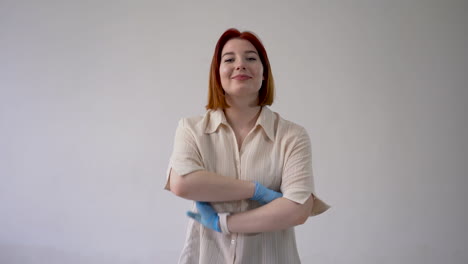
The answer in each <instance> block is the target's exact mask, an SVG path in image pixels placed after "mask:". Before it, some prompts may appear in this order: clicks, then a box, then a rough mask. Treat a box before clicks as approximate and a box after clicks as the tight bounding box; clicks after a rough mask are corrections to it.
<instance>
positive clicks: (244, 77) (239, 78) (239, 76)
mask: <svg viewBox="0 0 468 264" xmlns="http://www.w3.org/2000/svg"><path fill="white" fill-rule="evenodd" d="M232 79H234V80H238V81H244V80H247V79H250V76H248V75H236V76H234V77H232Z"/></svg>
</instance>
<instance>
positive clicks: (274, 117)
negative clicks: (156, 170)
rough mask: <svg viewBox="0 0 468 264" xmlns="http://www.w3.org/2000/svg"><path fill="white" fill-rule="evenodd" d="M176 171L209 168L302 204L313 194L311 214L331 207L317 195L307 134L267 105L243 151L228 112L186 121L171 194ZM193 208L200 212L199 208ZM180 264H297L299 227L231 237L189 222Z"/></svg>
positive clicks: (235, 206)
mask: <svg viewBox="0 0 468 264" xmlns="http://www.w3.org/2000/svg"><path fill="white" fill-rule="evenodd" d="M171 169H172V170H174V171H175V172H176V173H177V174H179V175H181V176H184V177H185V176H186V175H187V174H189V173H191V172H194V171H198V170H207V171H211V172H215V173H217V174H219V175H221V176H220V177H232V178H236V179H242V180H250V181H258V182H259V183H261V184H263V185H264V186H266V187H268V188H270V189H272V190H276V191H280V192H281V193H283V197H284V198H287V199H289V200H291V201H294V202H297V203H300V204H303V203H304V202H305V201H306V200H307V199H308V198H309V197H310V194H311V193H313V194H314V196H315V200H314V206H313V209H312V210H311V212H310V215H311V216H313V215H317V214H320V213H322V212H324V211H326V210H327V209H328V208H329V206H328V205H327V204H326V203H324V202H323V201H322V200H321V199H320V198H318V197H317V195H316V194H315V192H314V180H313V176H312V157H311V146H310V140H309V136H308V134H307V132H306V130H305V129H304V128H303V127H301V126H299V125H297V124H295V123H293V122H290V121H287V120H285V119H283V118H281V117H280V115H279V114H277V113H275V112H272V111H271V110H270V109H269V108H268V107H266V106H264V107H262V110H261V113H260V115H259V117H258V119H257V122H256V124H255V126H254V127H253V128H252V130H251V131H250V133H249V134H248V135H247V136H246V137H245V139H244V142H243V143H242V146H241V148H240V150H239V147H238V145H237V141H236V137H235V134H234V131H233V130H232V128H231V127H230V125H229V124H228V122H227V120H226V117H225V115H224V112H223V110H221V109H218V110H216V111H215V110H208V111H207V112H206V114H205V115H204V116H198V117H190V118H183V119H181V120H180V121H179V125H178V127H177V130H176V135H175V140H174V149H173V153H172V156H171V159H170V163H169V168H168V170H167V181H166V186H165V189H166V190H170V186H169V177H170V172H171ZM188 177H190V175H188ZM211 205H212V206H213V207H214V209H215V210H216V211H217V212H219V213H225V212H229V213H236V212H243V211H246V210H252V209H255V208H257V207H259V206H260V204H259V203H257V202H255V201H251V200H240V201H232V202H213V203H211ZM193 210H194V211H196V208H195V206H194V207H193ZM179 263H183V264H187V263H188V264H192V263H197V264H198V263H200V264H219V263H239V264H241V263H242V264H245V263H265V264H275V263H278V264H280V263H281V264H283V263H290V264H295V263H300V259H299V255H298V252H297V247H296V239H295V233H294V227H291V228H287V229H284V230H281V231H274V232H264V233H257V234H241V233H232V234H230V235H226V234H222V233H218V232H216V231H213V230H211V229H208V228H205V227H204V226H202V225H201V224H199V223H198V222H196V221H194V220H192V219H189V224H188V229H187V236H186V241H185V245H184V248H183V250H182V254H181V256H180V259H179Z"/></svg>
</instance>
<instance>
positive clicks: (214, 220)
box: [187, 202, 221, 232]
mask: <svg viewBox="0 0 468 264" xmlns="http://www.w3.org/2000/svg"><path fill="white" fill-rule="evenodd" d="M196 204H197V209H198V213H194V212H192V211H188V212H187V216H189V217H190V218H192V219H194V220H195V221H197V222H199V223H200V224H202V225H204V226H205V227H208V228H210V229H213V230H215V231H217V232H221V228H220V226H219V216H218V213H216V211H215V210H214V209H213V207H212V206H211V205H210V204H209V203H207V202H196Z"/></svg>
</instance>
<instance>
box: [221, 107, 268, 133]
mask: <svg viewBox="0 0 468 264" xmlns="http://www.w3.org/2000/svg"><path fill="white" fill-rule="evenodd" d="M228 104H229V105H230V106H231V107H229V108H226V109H224V114H225V115H226V119H227V121H228V123H229V125H231V127H232V128H233V129H234V130H235V131H237V130H249V131H250V129H251V128H252V127H253V126H254V125H255V123H256V122H257V118H258V116H259V115H260V109H261V108H262V107H261V106H258V105H257V103H256V102H250V103H248V102H245V101H244V102H239V101H235V100H228Z"/></svg>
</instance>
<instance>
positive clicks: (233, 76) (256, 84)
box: [219, 39, 263, 99]
mask: <svg viewBox="0 0 468 264" xmlns="http://www.w3.org/2000/svg"><path fill="white" fill-rule="evenodd" d="M219 76H220V77H221V86H222V87H223V89H224V92H225V93H226V95H227V97H249V98H250V97H252V98H255V99H256V98H257V97H258V91H259V90H260V88H261V87H262V81H263V65H262V62H261V61H260V57H259V56H258V52H257V49H255V47H254V45H252V43H250V42H249V41H248V40H244V39H231V40H229V41H228V42H226V44H225V45H224V47H223V50H222V52H221V64H220V66H219Z"/></svg>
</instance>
